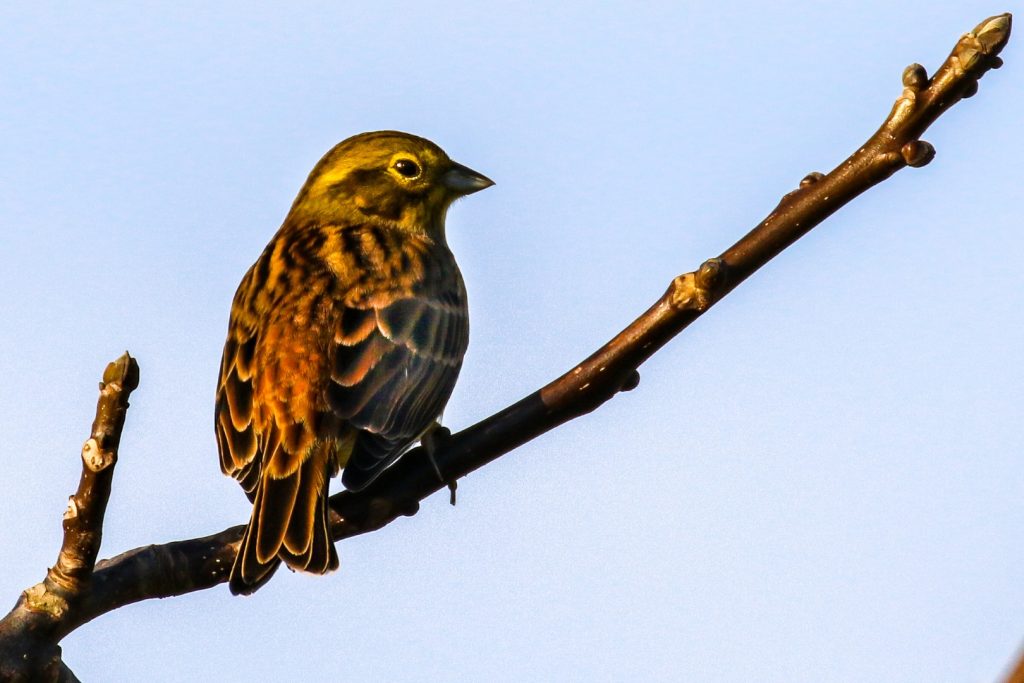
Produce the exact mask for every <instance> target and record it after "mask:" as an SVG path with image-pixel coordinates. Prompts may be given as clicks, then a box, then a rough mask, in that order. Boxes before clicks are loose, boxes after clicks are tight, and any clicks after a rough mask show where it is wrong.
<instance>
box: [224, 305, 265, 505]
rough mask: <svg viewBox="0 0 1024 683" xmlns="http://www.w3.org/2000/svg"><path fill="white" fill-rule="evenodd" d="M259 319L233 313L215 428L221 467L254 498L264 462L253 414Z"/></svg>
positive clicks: (225, 352) (225, 347) (226, 345)
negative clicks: (255, 355) (254, 370)
mask: <svg viewBox="0 0 1024 683" xmlns="http://www.w3.org/2000/svg"><path fill="white" fill-rule="evenodd" d="M256 339H257V337H256V326H255V321H249V320H247V319H244V318H243V319H238V318H237V317H236V316H235V315H232V319H231V324H230V327H229V329H228V339H227V342H226V343H225V345H224V355H223V356H222V357H221V366H220V379H219V380H218V382H217V399H216V402H217V405H216V411H215V415H216V422H215V425H214V427H215V431H216V434H217V446H218V450H219V451H220V469H221V471H222V472H224V474H227V475H230V476H232V477H234V478H235V479H237V480H238V481H239V482H240V483H241V484H242V488H243V489H245V492H246V493H247V494H249V497H250V498H252V497H253V496H254V495H255V494H254V492H255V490H256V484H257V482H258V481H259V475H260V463H259V457H258V454H259V451H258V448H257V446H258V444H257V441H258V440H257V436H256V425H255V424H254V420H253V416H254V411H253V356H254V353H255V350H256Z"/></svg>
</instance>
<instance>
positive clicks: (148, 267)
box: [0, 0, 1024, 681]
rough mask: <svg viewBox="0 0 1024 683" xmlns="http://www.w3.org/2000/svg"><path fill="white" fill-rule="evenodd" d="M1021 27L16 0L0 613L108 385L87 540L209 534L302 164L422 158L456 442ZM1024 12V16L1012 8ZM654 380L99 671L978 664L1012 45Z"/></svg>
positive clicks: (1010, 287)
mask: <svg viewBox="0 0 1024 683" xmlns="http://www.w3.org/2000/svg"><path fill="white" fill-rule="evenodd" d="M1014 4H1016V3H1015V2H1009V3H1008V2H1002V3H999V2H996V3H992V2H968V1H961V2H941V3H939V2H935V1H934V0H921V1H919V2H892V1H891V0H885V1H884V2H883V1H875V0H872V1H869V2H832V3H806V2H801V3H791V2H776V3H751V2H714V3H711V2H708V3H663V4H656V3H652V4H643V5H641V4H639V3H629V4H626V3H621V4H619V5H612V4H604V5H597V4H595V5H593V6H588V5H584V4H578V3H577V4H574V3H560V4H559V7H558V8H553V7H551V6H548V5H547V4H543V5H542V4H537V5H532V6H531V5H525V4H512V3H507V4H492V3H479V2H475V3H469V2H466V3H448V4H445V5H441V6H434V7H429V6H427V4H426V3H387V4H386V5H385V4H384V3H366V2H363V3H323V4H306V5H292V4H290V3H289V6H288V8H284V3H282V4H281V6H280V7H276V6H263V7H253V6H250V5H248V4H245V5H243V4H237V5H234V6H231V5H228V4H224V5H222V6H221V7H220V8H219V9H210V8H209V7H207V3H181V2H175V3H168V4H166V5H164V6H159V5H157V4H155V3H153V4H150V5H148V6H147V7H146V9H141V8H139V7H137V6H134V5H129V4H124V5H122V6H120V7H107V8H100V7H95V6H86V5H79V6H78V7H77V8H75V7H69V6H67V5H66V4H64V3H61V4H59V5H58V4H56V3H55V4H52V5H47V4H44V3H5V4H4V6H3V8H2V9H0V93H2V97H0V254H2V255H3V265H2V266H0V319H2V325H0V358H2V361H0V363H2V376H3V385H2V388H0V430H2V434H3V442H4V445H3V450H4V452H5V453H4V456H3V467H4V475H3V478H2V481H0V561H2V567H3V570H2V571H0V598H2V599H3V600H6V601H7V603H8V604H13V603H14V601H15V599H16V598H17V596H18V593H19V591H21V590H22V589H24V588H26V587H28V586H30V585H32V584H33V583H35V582H37V581H39V580H40V579H41V578H42V577H43V575H44V572H45V570H46V568H47V566H49V565H50V564H52V562H53V560H54V559H55V557H56V553H57V550H58V546H59V542H60V534H61V528H60V519H61V514H62V513H63V510H64V507H65V504H66V500H67V496H68V495H69V494H70V493H72V492H73V490H74V487H75V485H76V483H77V480H78V475H79V455H78V454H79V449H80V447H81V444H82V442H83V440H84V439H85V438H86V436H87V435H88V428H89V424H90V421H91V419H92V415H93V411H94V407H95V399H96V382H97V381H98V380H99V377H100V375H101V372H102V370H103V367H104V364H105V363H106V362H107V361H109V360H111V359H113V358H115V357H116V356H117V355H119V354H120V353H121V352H122V351H123V350H124V349H126V348H127V349H129V350H130V351H131V352H132V353H133V354H134V355H136V356H137V357H138V359H139V362H140V365H141V368H142V384H141V386H140V388H139V389H138V391H137V392H136V393H135V394H134V396H133V400H132V408H131V411H130V413H129V416H128V425H127V428H126V431H125V433H124V438H123V441H122V447H121V460H120V463H119V465H118V467H117V471H116V475H115V483H114V491H113V496H112V498H111V501H110V507H109V510H108V513H107V522H106V528H105V535H104V544H103V552H102V554H103V555H104V556H110V555H112V554H116V553H119V552H122V551H124V550H127V549H129V548H133V547H136V546H139V545H144V544H149V543H160V542H165V541H171V540H176V539H182V538H189V537H193V536H198V535H205V534H208V533H212V532H215V531H218V530H220V529H222V528H224V527H226V526H229V525H232V524H237V523H240V522H242V521H244V520H245V519H246V518H247V516H248V510H249V506H248V503H247V501H246V499H245V497H244V495H243V494H242V492H241V490H240V489H239V487H238V485H237V484H236V483H235V482H234V481H232V480H230V479H228V478H226V477H223V476H222V475H221V474H220V471H219V469H218V464H217V454H216V446H215V443H214V438H213V428H212V425H213V417H212V415H213V391H214V382H215V379H216V374H217V367H218V362H219V358H220V350H221V345H222V343H223V341H224V335H225V330H226V321H227V314H228V307H229V302H230V300H231V296H232V294H233V292H234V289H235V287H236V286H237V284H238V281H239V279H240V278H241V276H242V274H243V273H244V272H245V270H246V268H247V267H248V266H249V265H250V264H251V263H252V262H253V261H254V260H255V258H256V257H257V256H258V254H259V253H260V251H261V250H262V248H263V246H264V245H265V244H266V242H267V240H268V239H269V238H270V236H271V235H272V234H273V233H274V231H275V230H276V229H277V227H278V225H279V224H280V221H281V220H282V218H283V217H284V215H285V213H286V211H287V209H288V206H289V204H290V202H291V201H292V198H293V197H294V195H295V193H296V191H297V190H298V188H299V186H300V185H301V183H302V182H303V180H304V179H305V176H306V174H307V173H308V172H309V170H310V169H311V168H312V166H313V164H314V163H315V162H316V161H317V159H318V158H319V157H320V156H321V154H323V153H324V152H325V151H326V150H327V149H329V148H330V147H331V146H332V145H333V144H334V143H336V142H337V141H339V140H341V139H343V138H345V137H347V136H349V135H351V134H354V133H357V132H361V131H365V130H375V129H382V128H396V129H400V130H406V131H409V132H414V133H417V134H420V135H423V136H426V137H428V138H430V139H432V140H434V141H436V142H438V143H439V144H440V145H442V146H443V147H444V148H445V149H446V150H447V151H448V152H449V153H450V154H451V156H452V157H453V158H455V159H457V160H459V161H461V162H463V163H465V164H467V165H469V166H471V167H473V168H475V169H478V170H480V171H482V172H484V173H486V174H487V175H489V176H491V177H492V178H494V179H495V180H496V181H497V183H498V184H497V186H496V187H494V188H492V189H489V190H487V191H486V192H483V193H481V194H479V195H475V196H473V197H470V198H469V199H467V200H465V201H463V202H461V203H459V204H458V205H457V206H456V207H455V208H454V209H453V210H452V211H451V213H450V214H449V229H448V233H449V236H450V241H451V243H452V247H453V250H454V251H455V253H456V255H457V256H458V258H459V261H460V263H461V264H462V268H463V272H464V274H465V278H466V281H467V283H468V287H469V292H470V300H471V309H472V316H471V317H472V335H471V342H470V349H469V354H468V356H467V358H466V363H465V366H464V369H463V372H462V377H461V379H460V382H459V385H458V387H457V389H456V391H455V395H454V397H453V398H452V401H451V403H450V405H449V408H448V410H447V412H446V414H445V418H446V422H447V423H448V424H449V425H450V426H451V427H453V428H455V429H458V428H461V427H465V426H468V425H469V424H471V423H473V422H475V421H476V420H478V419H481V418H483V417H486V416H488V415H490V414H491V413H493V412H494V411H496V410H498V409H500V408H502V407H504V406H505V405H507V404H509V403H510V402H512V401H515V400H517V399H519V398H520V397H522V396H524V395H525V394H527V393H529V392H531V391H533V390H534V389H536V388H538V387H539V386H541V385H542V384H543V383H545V382H547V381H548V380H550V379H552V378H554V377H555V376H557V375H558V374H560V373H561V372H563V371H565V370H567V369H569V368H570V367H571V366H572V365H573V363H575V362H576V361H578V360H580V359H582V358H583V357H584V356H586V355H587V354H589V353H590V352H591V351H592V350H593V349H595V348H596V347H597V346H599V345H600V344H602V343H603V342H604V341H605V340H606V339H608V338H609V337H610V336H611V335H612V334H614V333H615V332H616V331H618V330H619V329H620V328H621V327H622V326H624V325H625V324H626V323H628V322H629V321H630V320H631V319H632V318H633V317H634V316H635V315H637V314H639V313H640V312H641V311H643V310H644V309H645V308H646V307H647V306H648V305H649V304H650V303H651V302H653V301H654V300H655V299H656V298H657V297H658V296H659V295H660V294H661V293H662V292H663V291H664V289H665V287H666V286H667V284H668V282H669V281H670V280H671V278H672V277H674V276H675V275H677V274H679V273H681V272H685V271H687V270H691V269H693V268H694V267H696V266H697V265H699V264H700V263H701V261H703V260H704V259H705V258H707V257H710V256H714V255H717V254H719V253H720V252H721V251H722V250H723V249H724V248H726V247H727V246H729V245H730V244H731V243H732V242H733V241H734V240H735V239H737V238H738V237H740V236H741V235H743V234H744V233H746V232H747V230H749V229H750V228H751V227H752V226H753V225H755V224H756V223H757V222H758V221H759V220H760V219H761V218H763V217H764V215H765V214H766V213H767V212H768V211H770V210H771V209H772V208H773V207H774V206H775V204H776V202H777V201H778V199H779V198H780V197H781V195H782V194H784V193H785V192H787V191H789V190H791V189H793V188H794V187H796V185H797V183H798V181H799V180H800V178H801V177H803V176H804V175H805V174H806V173H808V172H809V171H814V170H820V171H827V170H829V169H831V168H832V167H833V166H835V165H836V164H838V163H839V162H840V161H841V160H842V159H843V158H845V157H846V156H847V155H848V154H849V153H850V152H852V151H853V150H854V149H856V148H857V146H858V145H859V144H860V143H861V142H863V141H864V140H865V139H866V138H867V137H868V136H869V135H870V134H871V133H872V132H873V131H874V130H875V128H876V127H877V126H878V125H879V124H880V122H881V121H882V120H883V118H884V116H885V115H886V114H887V113H888V111H889V109H890V107H891V105H892V103H893V101H894V99H895V98H896V97H897V96H898V95H899V93H900V90H901V85H900V74H901V72H902V70H903V68H904V67H905V66H906V65H908V64H910V63H911V62H915V61H916V62H920V63H922V64H924V65H925V66H926V67H927V68H928V70H929V73H930V72H932V71H933V70H934V69H935V68H936V67H937V66H938V64H939V63H940V62H941V61H942V59H944V58H945V56H946V55H947V54H948V52H949V50H950V49H951V48H952V46H953V44H954V43H955V42H956V39H957V38H958V36H959V35H960V34H961V33H963V32H965V31H967V30H969V29H971V28H972V27H973V26H974V25H975V24H976V23H977V22H979V21H980V20H982V19H983V18H985V17H987V16H989V15H992V14H996V13H999V12H1002V11H1006V10H1014V9H1017V10H1020V9H1022V8H1021V7H1020V6H1019V5H1018V6H1017V7H1014V6H1013V5H1014ZM1022 16H1024V15H1022ZM1021 40H1022V37H1021V36H1019V35H1018V36H1015V37H1014V38H1013V39H1012V41H1011V44H1010V46H1009V47H1008V48H1007V49H1006V51H1005V52H1004V56H1005V58H1006V62H1007V64H1006V66H1005V67H1004V69H1002V70H1001V71H996V72H991V73H990V74H989V75H988V76H986V77H985V79H983V80H982V82H981V92H980V93H979V95H978V96H977V97H976V98H974V99H970V100H966V101H964V102H962V103H960V104H958V105H957V106H956V107H955V108H954V109H953V110H952V111H951V112H950V113H949V114H947V115H946V116H944V117H943V118H942V119H940V120H939V122H938V123H937V124H936V125H935V126H933V127H932V129H931V130H930V131H929V132H928V134H927V136H926V139H927V140H928V141H930V142H932V143H933V144H934V145H935V147H936V148H937V150H938V154H937V156H936V158H935V161H934V162H933V163H932V164H931V165H930V166H928V167H926V168H923V169H917V170H914V169H907V170H903V171H901V172H899V173H898V174H897V175H896V176H895V177H894V178H892V179H891V180H889V181H888V182H885V183H884V184H883V185H882V186H880V187H878V188H876V189H874V190H872V191H870V192H869V193H868V194H867V195H865V196H862V197H861V198H859V199H857V200H856V201H855V202H854V203H853V204H852V205H850V206H848V207H846V208H844V209H843V210H842V211H841V212H840V213H839V214H838V215H836V216H834V217H833V218H832V219H830V220H829V221H827V222H826V223H825V224H824V225H822V226H821V227H819V228H818V229H817V230H815V231H814V232H813V233H812V234H810V235H809V236H807V237H806V238H804V239H803V240H801V241H800V242H799V243H798V244H797V245H795V246H794V247H793V248H791V249H789V250H788V251H786V252H785V253H784V254H782V255H781V256H780V257H778V258H777V259H775V260H774V261H773V262H772V263H771V264H770V265H769V266H767V267H766V268H764V269H763V270H762V271H761V272H759V273H758V274H757V275H756V276H755V277H753V278H752V279H751V280H749V281H748V282H747V283H746V284H744V285H743V286H742V287H741V288H740V289H738V290H736V291H735V292H734V293H733V294H732V295H730V296H729V297H728V298H727V299H726V300H724V301H723V302H721V303H720V304H719V305H718V306H716V307H715V308H714V309H713V310H712V311H711V312H710V313H709V314H708V315H706V316H705V317H703V318H702V319H701V320H700V321H698V323H696V324H695V325H694V326H693V327H692V328H690V329H689V330H687V331H686V332H685V333H684V334H683V335H682V336H681V337H679V338H677V339H676V340H675V341H674V342H673V343H671V344H670V345H669V346H668V347H667V348H665V349H664V350H663V351H662V352H661V353H659V354H658V355H657V356H656V357H655V358H654V359H652V360H651V361H650V362H649V363H648V364H647V365H646V366H644V367H643V368H642V370H641V374H642V378H643V379H642V382H641V384H640V387H639V388H638V389H637V390H636V391H634V392H632V393H630V394H624V395H621V396H619V397H617V398H616V399H614V400H613V401H612V402H610V403H608V404H606V405H605V406H604V407H602V408H601V409H600V410H598V411H597V412H596V413H594V414H592V415H589V416H587V417H584V418H582V419H580V420H577V421H575V422H573V423H571V424H569V425H566V426H564V427H562V428H561V429H558V430H557V431H555V432H553V433H551V434H548V435H546V436H544V437H542V438H540V439H537V440H536V441H533V442H532V443H530V444H528V445H526V446H525V447H523V448H521V449H519V450H518V451H516V452H514V453H513V454H510V455H508V456H506V457H504V458H501V459H500V460H499V461H497V462H495V463H493V464H492V465H490V466H488V467H486V468H485V469H483V470H482V471H479V472H477V473H475V474H473V475H471V476H470V477H469V478H468V479H466V480H463V481H462V482H461V485H460V487H459V505H458V507H456V508H451V507H449V505H448V502H447V496H445V495H437V496H435V497H433V498H431V499H429V500H427V501H426V502H425V504H424V505H423V508H422V510H421V512H420V513H419V514H418V515H417V516H415V517H413V518H410V519H402V520H400V521H398V522H396V523H394V524H393V525H391V526H389V527H387V528H386V529H384V530H383V531H381V532H379V533H374V534H370V535H368V536H364V537H361V538H357V539H353V540H350V541H346V542H344V543H342V544H341V545H340V546H339V551H340V554H341V558H342V566H341V569H340V571H338V572H336V573H335V574H333V575H330V576H328V577H325V578H315V577H307V576H300V575H296V574H291V573H289V572H280V573H279V574H278V575H277V577H275V579H274V581H273V582H272V583H271V584H270V585H269V586H267V587H266V588H265V589H264V590H262V591H260V592H259V593H258V594H257V595H256V596H255V597H253V598H250V599H239V598H232V597H231V596H230V595H229V593H228V591H227V588H226V587H220V588H218V589H215V590H209V591H204V592H200V593H196V594H193V595H189V596H185V597H181V598H175V599H170V600H165V601H159V602H158V601H151V602H147V603H143V604H139V605H135V606H132V607H129V608H126V609H121V610H118V611H117V612H115V613H112V614H109V615H107V616H104V617H102V618H100V619H98V620H96V621H95V622H93V623H91V624H89V625H87V626H85V627H84V628H82V629H80V630H78V631H77V632H76V633H74V634H73V635H72V636H70V637H69V638H67V639H66V640H65V641H64V652H65V657H66V660H67V662H68V663H69V664H70V666H71V667H72V668H73V669H74V671H75V672H76V673H77V674H78V675H79V676H80V677H81V678H82V679H83V680H86V681H110V680H148V681H182V680H213V679H218V680H228V681H229V680H245V679H249V680H274V679H276V680H300V679H306V680H338V679H343V680H379V681H384V680H387V681H423V680H445V681H480V680H496V681H523V680H588V681H589V680H592V681H605V680H608V681H624V680H652V681H672V680H694V681H748V680H764V681H822V680H828V681H872V680H885V681H990V680H993V679H994V678H995V677H996V676H997V675H998V673H999V672H1000V671H1001V669H1002V668H1003V667H1004V666H1005V665H1006V663H1007V662H1008V661H1009V659H1010V658H1011V657H1012V655H1013V653H1014V651H1015V650H1016V648H1018V646H1019V645H1020V644H1021V643H1022V642H1024V609H1022V607H1024V544H1022V543H1021V538H1022V533H1024V495H1022V493H1024V470H1022V467H1021V462H1022V455H1024V453H1022V450H1024V448H1022V447H1024V420H1022V410H1021V406H1022V402H1024V389H1022V387H1024V370H1022V350H1024V325H1022V321H1021V317H1022V308H1024V306H1022V305H1024V294H1022V292H1024V268H1022V265H1024V237H1022V226H1021V217H1022V215H1024V191H1022V189H1021V182H1022V179H1021V168H1022V164H1024V128H1022V124H1021V112H1022V111H1024V88H1022V84H1024V78H1022V75H1021V74H1024V53H1022V52H1021V50H1020V48H1019V45H1020V43H1021Z"/></svg>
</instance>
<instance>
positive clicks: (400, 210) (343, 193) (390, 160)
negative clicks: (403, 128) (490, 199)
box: [291, 131, 494, 237]
mask: <svg viewBox="0 0 1024 683" xmlns="http://www.w3.org/2000/svg"><path fill="white" fill-rule="evenodd" d="M493 184H494V182H493V181H492V180H490V179H489V178H487V177H486V176H484V175H482V174H480V173H477V172H476V171H474V170H472V169H469V168H466V167H465V166H463V165H462V164H458V163H456V162H454V161H452V160H451V159H450V158H448V155H447V154H445V153H444V150H442V149H441V148H440V147H438V146H437V145H435V144H434V143H432V142H430V141H429V140H425V139H424V138H420V137H416V136H415V135H409V134H408V133H399V132H396V131H379V132H376V133H362V134H361V135H356V136H353V137H351V138H349V139H347V140H345V141H343V142H341V143H339V144H337V145H336V146H335V147H334V148H333V149H332V150H331V151H329V152H328V153H327V154H325V155H324V157H323V158H322V159H321V160H320V162H319V163H318V164H317V165H316V167H315V168H314V169H313V171H312V172H311V173H310V174H309V178H308V179H307V180H306V184H305V185H304V186H303V187H302V190H301V191H300V192H299V196H298V197H297V198H296V199H295V203H294V204H293V205H292V210H291V215H292V216H293V217H296V218H303V219H313V220H318V221H331V222H339V221H366V220H370V221H379V222H382V223H387V224H389V225H392V226H396V227H398V228H400V229H402V230H407V231H409V232H418V233H422V232H426V233H428V234H429V235H430V236H432V237H438V236H443V234H444V217H445V213H446V211H447V210H448V207H449V206H450V205H451V203H452V202H453V201H455V200H456V199H458V198H459V197H463V196H465V195H468V194H472V193H473V192H477V191H479V190H483V189H485V188H488V187H490V186H491V185H493Z"/></svg>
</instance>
